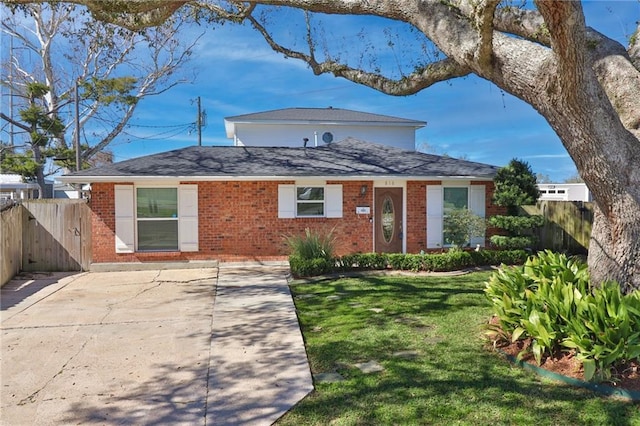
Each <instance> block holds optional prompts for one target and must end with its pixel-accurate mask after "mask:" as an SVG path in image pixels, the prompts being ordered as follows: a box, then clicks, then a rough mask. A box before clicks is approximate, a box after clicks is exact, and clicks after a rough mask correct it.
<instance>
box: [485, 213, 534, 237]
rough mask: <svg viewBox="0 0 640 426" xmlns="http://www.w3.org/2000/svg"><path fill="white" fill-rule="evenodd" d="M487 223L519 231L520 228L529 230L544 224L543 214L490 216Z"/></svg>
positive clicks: (514, 231)
mask: <svg viewBox="0 0 640 426" xmlns="http://www.w3.org/2000/svg"><path fill="white" fill-rule="evenodd" d="M489 225H491V226H493V227H495V228H501V229H504V230H505V231H508V232H512V233H520V232H521V231H522V230H531V228H538V227H540V226H542V225H544V216H541V215H531V216H500V215H498V216H491V217H490V218H489Z"/></svg>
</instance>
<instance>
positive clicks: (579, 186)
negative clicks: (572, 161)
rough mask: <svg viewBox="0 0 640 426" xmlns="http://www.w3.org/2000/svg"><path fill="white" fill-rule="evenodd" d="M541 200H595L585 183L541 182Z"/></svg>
mask: <svg viewBox="0 0 640 426" xmlns="http://www.w3.org/2000/svg"><path fill="white" fill-rule="evenodd" d="M538 189H539V190H540V198H539V199H540V200H548V201H585V202H589V201H593V197H592V196H591V192H590V191H589V188H587V185H586V184H584V183H539V184H538Z"/></svg>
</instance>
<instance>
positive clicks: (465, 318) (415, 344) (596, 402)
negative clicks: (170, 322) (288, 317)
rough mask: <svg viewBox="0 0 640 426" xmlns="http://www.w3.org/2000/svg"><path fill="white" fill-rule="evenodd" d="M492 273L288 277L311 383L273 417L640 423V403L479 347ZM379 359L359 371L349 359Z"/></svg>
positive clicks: (343, 421) (300, 420)
mask: <svg viewBox="0 0 640 426" xmlns="http://www.w3.org/2000/svg"><path fill="white" fill-rule="evenodd" d="M488 277H489V273H487V272H480V273H473V274H467V275H461V276H455V277H441V276H427V277H424V276H423V277H405V276H370V277H363V278H344V279H336V280H325V281H317V282H315V283H312V284H308V283H294V284H293V285H292V287H291V288H292V292H293V294H294V298H295V302H296V306H297V309H298V315H299V318H300V322H301V326H302V332H303V334H304V338H305V342H306V345H307V352H308V356H309V360H310V363H311V370H312V372H313V374H314V376H315V375H317V374H319V373H331V372H337V373H339V374H340V375H341V376H342V377H343V378H344V381H340V382H316V383H315V388H316V390H315V391H314V392H313V393H312V394H311V395H309V396H308V397H307V398H306V399H305V400H303V401H302V402H301V403H300V404H298V406H296V407H295V408H294V409H293V410H292V411H291V412H289V413H288V414H287V415H285V416H284V417H283V418H282V419H280V420H279V421H278V422H277V424H278V425H328V424H332V425H421V424H426V425H432V424H433V425H440V424H446V425H456V424H457V425H467V424H470V425H474V426H478V425H640V405H637V404H636V405H634V404H632V403H629V402H625V401H620V400H614V399H610V398H606V397H600V396H597V395H595V394H593V393H591V392H589V391H585V390H581V389H574V388H571V387H567V386H565V385H562V384H558V383H556V382H552V381H549V380H546V379H541V378H540V377H538V376H536V375H534V374H531V373H528V372H525V371H523V370H521V369H519V368H517V367H513V366H512V365H510V364H509V363H508V362H506V361H504V360H502V359H501V358H499V357H498V356H496V355H495V354H494V353H492V352H490V351H487V350H486V349H485V348H484V344H485V343H484V342H483V340H482V333H483V326H484V324H485V323H486V322H487V320H488V318H489V317H490V315H491V313H490V309H489V303H488V302H487V300H486V299H485V297H484V293H483V289H484V282H485V281H486V280H487V279H488ZM369 361H376V362H378V363H379V364H380V365H381V366H382V367H384V371H382V372H376V373H369V374H365V373H363V372H361V371H360V370H359V369H358V368H357V367H356V366H355V364H357V363H365V362H369Z"/></svg>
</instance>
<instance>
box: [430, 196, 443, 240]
mask: <svg viewBox="0 0 640 426" xmlns="http://www.w3.org/2000/svg"><path fill="white" fill-rule="evenodd" d="M442 210H443V206H442V186H440V185H427V248H441V247H442Z"/></svg>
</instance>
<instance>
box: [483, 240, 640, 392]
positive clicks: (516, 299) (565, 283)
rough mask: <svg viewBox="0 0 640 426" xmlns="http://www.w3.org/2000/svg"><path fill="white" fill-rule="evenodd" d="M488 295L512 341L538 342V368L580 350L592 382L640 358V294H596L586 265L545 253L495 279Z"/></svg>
mask: <svg viewBox="0 0 640 426" xmlns="http://www.w3.org/2000/svg"><path fill="white" fill-rule="evenodd" d="M485 294H486V295H487V297H488V298H489V300H490V301H491V303H492V306H493V311H494V314H495V316H496V317H497V319H498V321H499V327H500V329H501V331H503V332H505V333H507V334H508V335H510V336H511V340H512V341H516V340H518V339H523V338H531V339H532V344H531V347H530V350H531V351H532V353H533V355H534V357H535V359H536V361H537V362H538V363H540V362H541V359H542V357H543V356H545V355H551V354H553V353H554V352H555V351H558V350H562V348H568V349H570V350H575V351H576V355H577V357H578V358H579V359H580V360H581V361H582V362H583V366H584V374H585V379H586V380H591V379H593V378H598V379H606V378H608V377H609V375H610V368H611V366H613V365H615V364H617V363H621V362H624V361H627V360H632V359H638V358H639V357H640V291H636V292H635V293H631V294H629V295H627V296H623V295H622V293H621V290H620V286H619V285H618V284H617V283H608V284H604V285H603V286H602V287H597V288H592V287H591V286H590V284H589V274H588V270H587V265H586V263H584V262H581V261H579V260H576V259H573V258H568V257H567V256H565V255H563V254H556V253H552V252H550V251H548V250H547V251H544V252H540V253H538V256H535V257H530V258H529V259H528V260H527V261H526V262H525V264H524V265H523V266H521V267H511V268H502V269H501V270H499V271H497V272H496V273H494V274H493V275H492V276H491V277H490V278H489V281H488V282H487V284H486V287H485ZM521 355H523V353H521V354H520V356H521Z"/></svg>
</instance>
